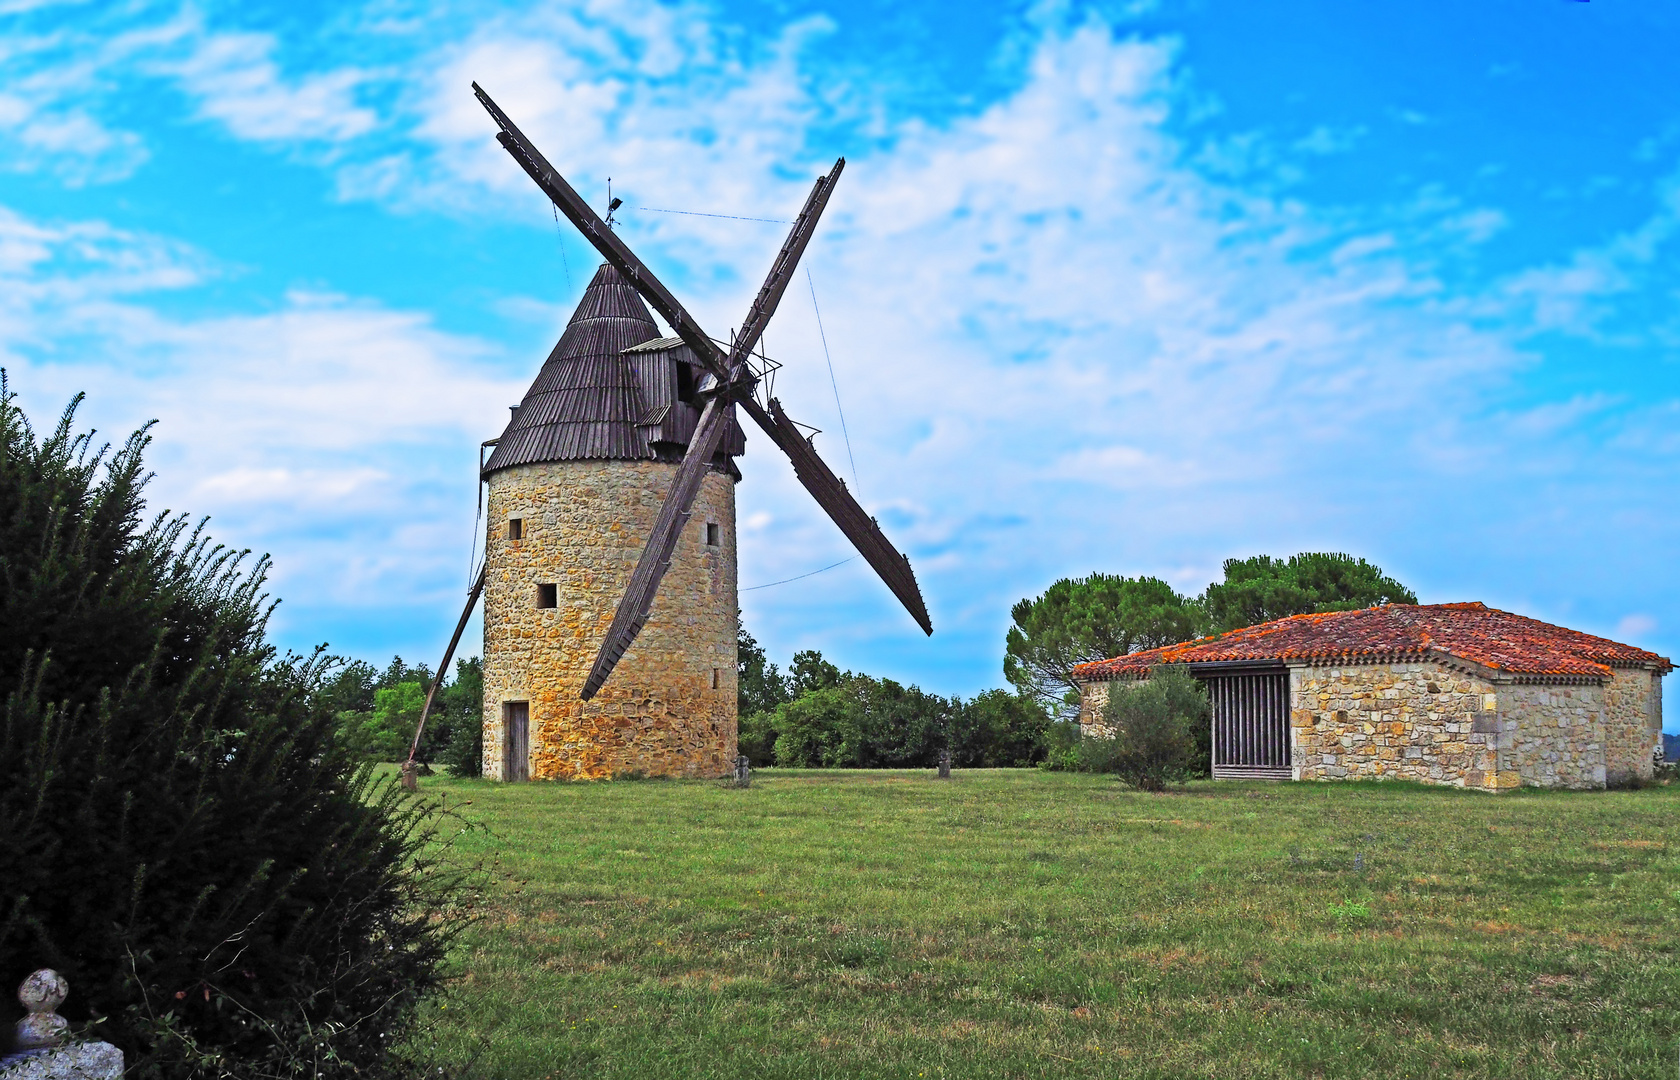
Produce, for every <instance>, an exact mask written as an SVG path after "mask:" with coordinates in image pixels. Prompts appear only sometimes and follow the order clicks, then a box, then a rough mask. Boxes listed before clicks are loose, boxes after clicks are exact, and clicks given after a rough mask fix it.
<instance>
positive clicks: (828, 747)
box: [771, 686, 858, 769]
mask: <svg viewBox="0 0 1680 1080" xmlns="http://www.w3.org/2000/svg"><path fill="white" fill-rule="evenodd" d="M857 711H858V709H857V702H856V701H855V700H854V699H853V698H852V695H851V694H850V693H849V692H848V691H847V689H846V688H844V687H840V686H831V687H828V688H827V689H824V690H812V691H810V692H809V693H806V694H801V695H800V696H799V697H797V698H795V699H794V700H792V701H790V702H788V703H787V704H785V705H782V706H780V707H778V708H777V709H776V712H775V715H774V717H773V719H772V721H771V722H772V723H773V724H774V725H775V729H776V764H778V765H782V766H792V767H795V768H807V769H822V768H834V767H836V766H839V765H844V764H847V763H846V762H843V761H841V760H840V754H839V748H840V747H841V745H842V744H843V743H844V742H845V741H846V739H847V737H848V735H850V734H851V733H853V732H855V731H856V730H857V728H858V718H857Z"/></svg>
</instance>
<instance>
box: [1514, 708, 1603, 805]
mask: <svg viewBox="0 0 1680 1080" xmlns="http://www.w3.org/2000/svg"><path fill="white" fill-rule="evenodd" d="M1499 705H1500V708H1499V716H1500V722H1501V725H1502V726H1503V728H1504V733H1505V734H1506V735H1508V736H1510V737H1511V745H1510V746H1508V747H1506V748H1505V753H1504V754H1503V755H1501V758H1502V761H1501V764H1502V765H1504V766H1505V767H1507V768H1511V769H1515V770H1516V771H1517V773H1518V774H1519V776H1520V777H1521V782H1522V783H1523V784H1526V785H1530V786H1536V787H1561V788H1601V787H1603V786H1604V782H1605V767H1604V760H1605V758H1604V751H1605V741H1604V687H1602V686H1599V685H1598V684H1596V683H1588V684H1584V685H1580V686H1569V685H1558V684H1550V683H1515V684H1509V685H1506V686H1503V687H1501V688H1500V702H1499Z"/></svg>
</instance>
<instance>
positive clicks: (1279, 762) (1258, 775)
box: [1202, 671, 1291, 780]
mask: <svg viewBox="0 0 1680 1080" xmlns="http://www.w3.org/2000/svg"><path fill="white" fill-rule="evenodd" d="M1202 678H1204V679H1206V680H1207V687H1208V698H1209V701H1210V703H1211V704H1212V706H1213V776H1214V779H1216V780H1288V779H1289V778H1290V775H1291V773H1290V769H1289V672H1287V671H1242V672H1231V673H1229V674H1225V673H1219V674H1209V675H1203V676H1202Z"/></svg>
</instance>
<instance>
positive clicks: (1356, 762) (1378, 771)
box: [1289, 662, 1518, 789]
mask: <svg viewBox="0 0 1680 1080" xmlns="http://www.w3.org/2000/svg"><path fill="white" fill-rule="evenodd" d="M1289 690H1290V717H1289V723H1290V746H1291V762H1290V764H1291V772H1292V773H1293V775H1294V778H1295V779H1297V780H1325V779H1333V778H1338V779H1339V778H1376V777H1382V778H1390V779H1403V780H1421V781H1423V782H1425V783H1431V784H1451V785H1455V786H1460V787H1474V788H1489V789H1492V788H1500V787H1515V786H1517V783H1518V779H1517V776H1516V774H1515V773H1512V772H1509V771H1507V772H1504V773H1501V772H1500V771H1499V767H1498V757H1497V754H1498V744H1499V741H1500V739H1499V733H1498V730H1497V720H1496V715H1497V709H1498V694H1497V692H1496V688H1495V686H1494V684H1493V683H1492V682H1489V681H1488V680H1486V679H1482V678H1479V677H1477V676H1474V675H1468V674H1464V673H1462V672H1458V671H1453V670H1451V669H1449V668H1446V667H1444V666H1443V665H1441V664H1437V663H1432V662H1421V663H1393V664H1353V665H1346V666H1312V667H1295V668H1292V669H1291V670H1290V673H1289Z"/></svg>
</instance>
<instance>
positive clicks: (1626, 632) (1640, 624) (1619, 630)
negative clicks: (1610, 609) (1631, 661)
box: [1616, 615, 1657, 644]
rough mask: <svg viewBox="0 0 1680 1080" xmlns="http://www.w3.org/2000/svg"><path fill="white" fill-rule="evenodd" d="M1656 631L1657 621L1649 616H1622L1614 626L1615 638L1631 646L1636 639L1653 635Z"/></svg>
mask: <svg viewBox="0 0 1680 1080" xmlns="http://www.w3.org/2000/svg"><path fill="white" fill-rule="evenodd" d="M1656 629H1657V620H1656V619H1654V618H1652V617H1651V616H1649V615H1624V616H1622V619H1621V621H1620V622H1618V623H1617V624H1616V637H1617V639H1618V640H1620V641H1625V642H1628V643H1630V644H1631V643H1632V642H1633V641H1634V640H1635V639H1636V638H1643V637H1645V636H1646V635H1647V634H1653V633H1655V632H1656Z"/></svg>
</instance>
